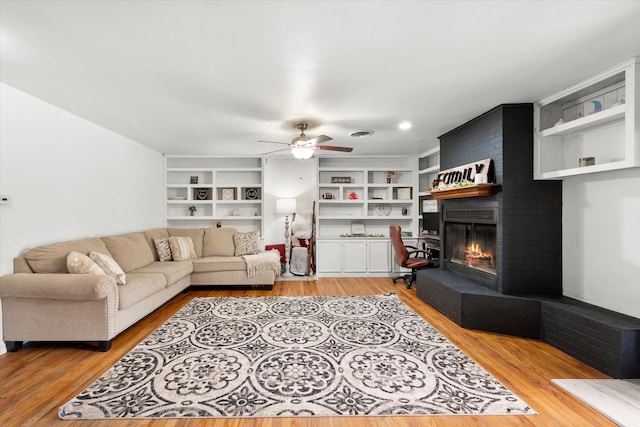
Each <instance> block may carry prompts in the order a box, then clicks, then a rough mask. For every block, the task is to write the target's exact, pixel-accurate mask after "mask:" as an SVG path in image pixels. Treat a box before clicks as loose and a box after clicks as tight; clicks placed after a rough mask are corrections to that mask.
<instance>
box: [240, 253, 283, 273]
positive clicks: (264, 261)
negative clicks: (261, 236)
mask: <svg viewBox="0 0 640 427" xmlns="http://www.w3.org/2000/svg"><path fill="white" fill-rule="evenodd" d="M242 258H244V261H245V262H246V263H247V275H248V276H249V277H254V276H255V275H256V273H257V272H258V271H264V270H273V272H274V273H275V275H276V276H279V275H280V268H281V267H280V252H278V250H277V249H273V250H270V251H266V252H260V253H257V254H253V255H242Z"/></svg>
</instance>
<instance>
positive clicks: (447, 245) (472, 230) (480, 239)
mask: <svg viewBox="0 0 640 427" xmlns="http://www.w3.org/2000/svg"><path fill="white" fill-rule="evenodd" d="M497 216H498V211H497V208H496V207H484V208H471V209H468V208H466V209H465V208H463V209H455V208H454V209H446V210H444V212H443V221H444V269H446V270H451V271H453V272H456V273H459V274H462V275H464V276H467V277H470V278H472V279H474V280H477V281H479V282H481V283H482V284H484V285H485V286H487V287H488V288H490V289H493V290H496V289H497V270H496V266H497V259H498V258H497V244H496V243H497V226H496V224H497Z"/></svg>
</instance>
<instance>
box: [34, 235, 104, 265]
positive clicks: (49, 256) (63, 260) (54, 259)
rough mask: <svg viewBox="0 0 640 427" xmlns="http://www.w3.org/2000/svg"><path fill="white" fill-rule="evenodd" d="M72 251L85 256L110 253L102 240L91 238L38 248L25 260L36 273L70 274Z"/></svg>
mask: <svg viewBox="0 0 640 427" xmlns="http://www.w3.org/2000/svg"><path fill="white" fill-rule="evenodd" d="M71 251H75V252H79V253H81V254H84V255H88V254H89V252H91V251H96V252H102V253H106V254H108V253H109V250H108V249H107V247H106V245H105V243H104V241H103V240H102V239H101V238H99V237H91V238H88V239H81V240H72V241H68V242H58V243H52V244H50V245H43V246H38V247H36V248H33V249H31V250H30V251H28V252H27V253H26V254H24V258H25V259H26V260H27V263H28V264H29V267H31V270H33V272H34V273H68V272H69V270H67V255H69V252H71Z"/></svg>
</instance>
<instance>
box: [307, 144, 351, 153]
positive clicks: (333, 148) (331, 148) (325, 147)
mask: <svg viewBox="0 0 640 427" xmlns="http://www.w3.org/2000/svg"><path fill="white" fill-rule="evenodd" d="M313 148H315V149H316V150H329V151H344V152H345V153H350V152H352V151H353V147H337V146H335V145H316V146H315V147H313Z"/></svg>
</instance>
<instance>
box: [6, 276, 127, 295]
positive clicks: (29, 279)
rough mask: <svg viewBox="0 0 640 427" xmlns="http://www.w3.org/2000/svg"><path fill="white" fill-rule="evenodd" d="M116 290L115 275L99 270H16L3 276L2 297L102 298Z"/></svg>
mask: <svg viewBox="0 0 640 427" xmlns="http://www.w3.org/2000/svg"><path fill="white" fill-rule="evenodd" d="M110 291H111V292H117V284H116V280H115V278H113V277H111V276H106V275H97V274H46V273H44V274H31V273H15V274H10V275H7V276H3V277H0V298H44V299H60V300H76V301H87V300H101V299H105V298H107V295H108V294H110V293H111V292H110Z"/></svg>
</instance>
